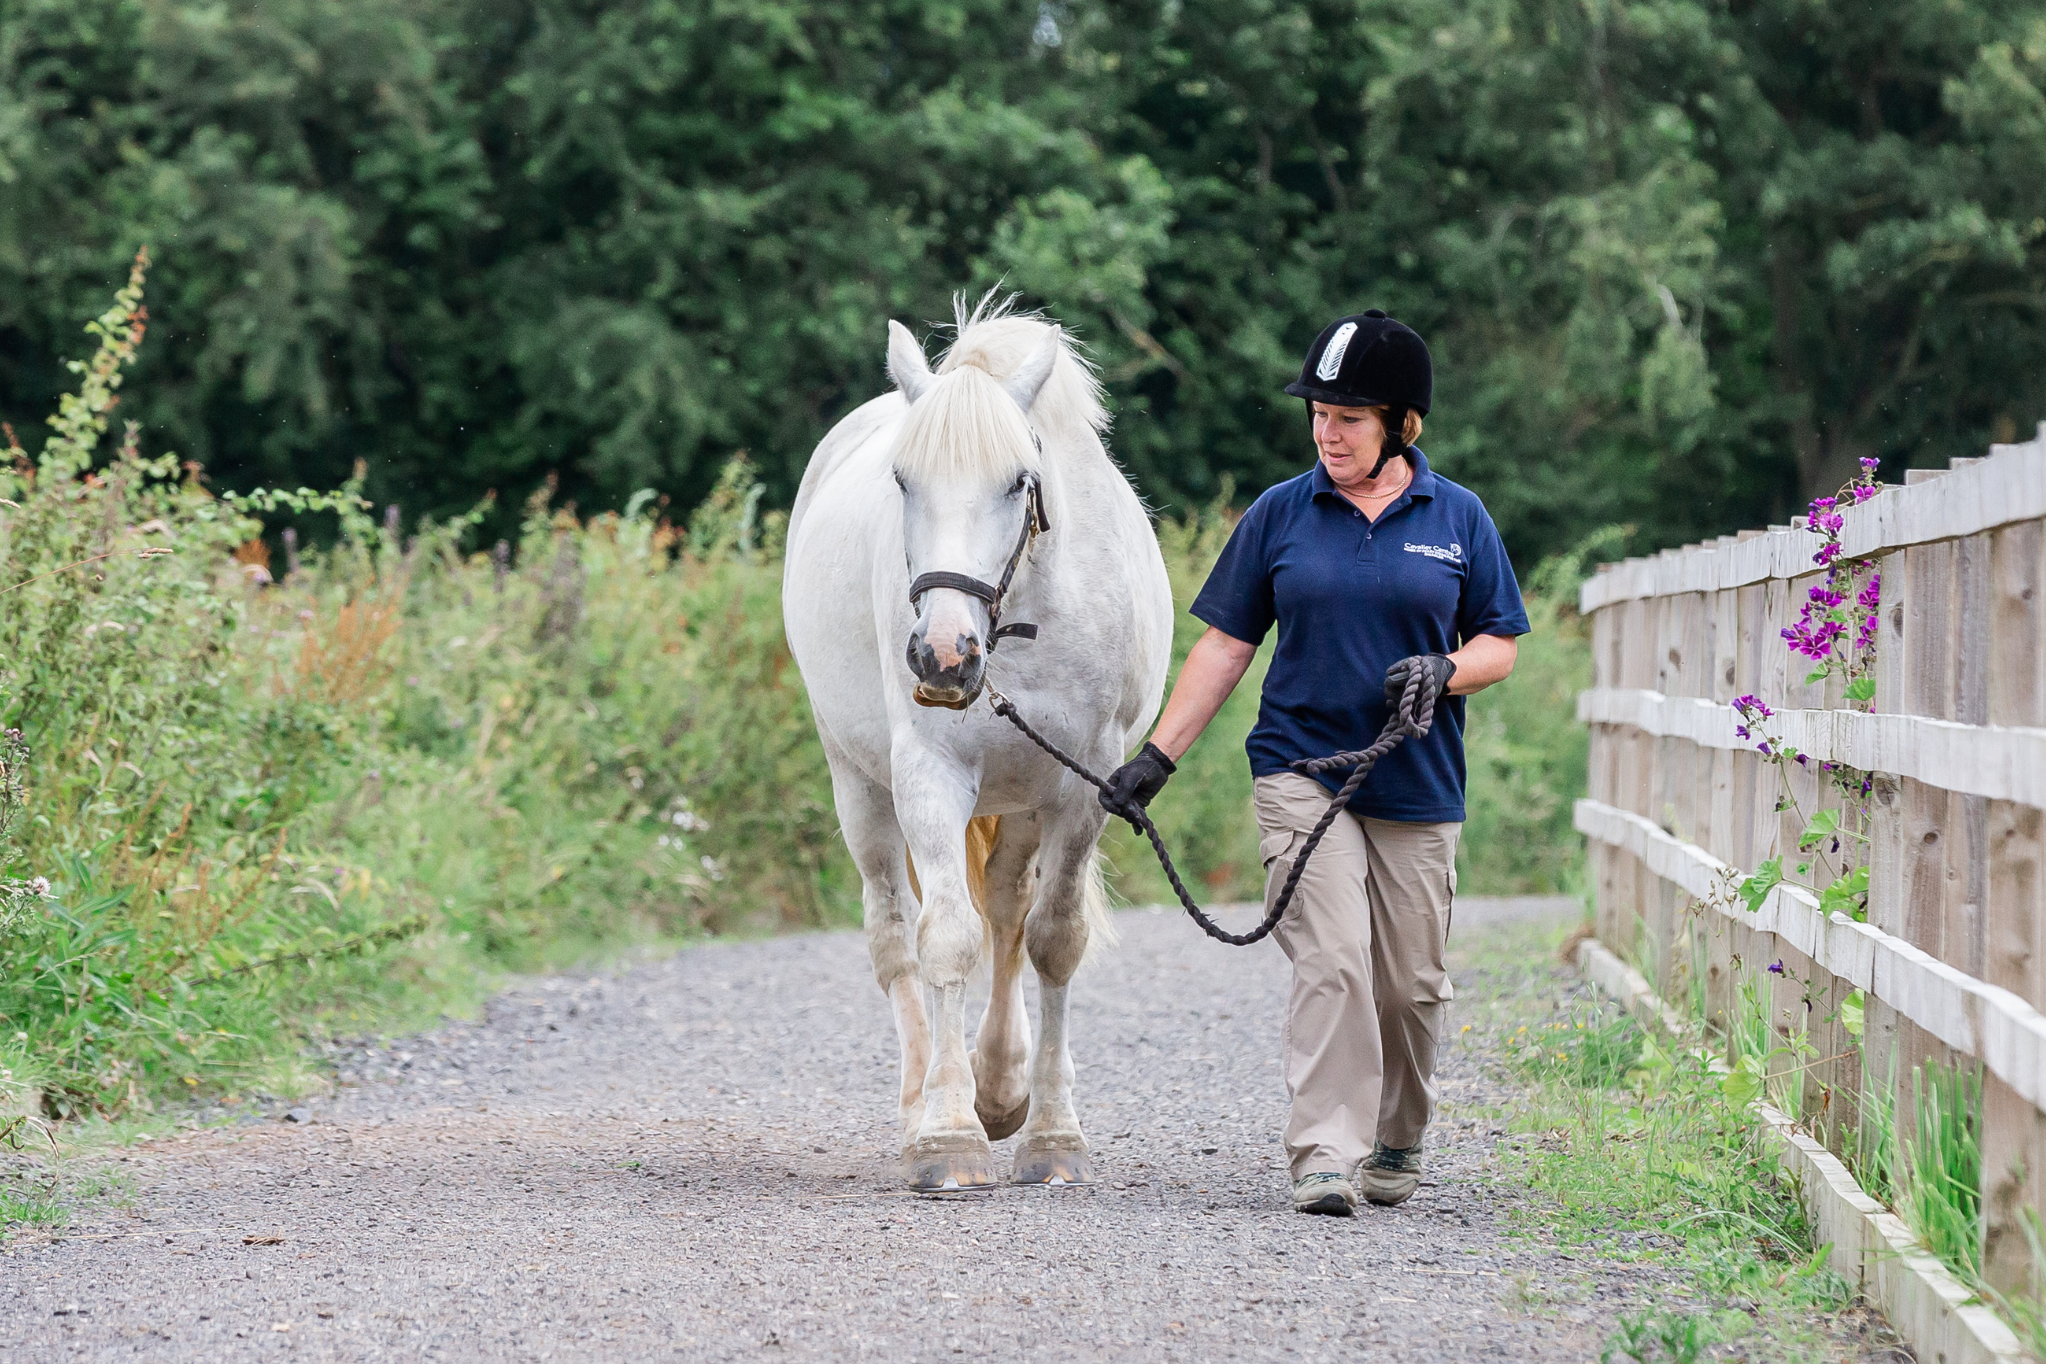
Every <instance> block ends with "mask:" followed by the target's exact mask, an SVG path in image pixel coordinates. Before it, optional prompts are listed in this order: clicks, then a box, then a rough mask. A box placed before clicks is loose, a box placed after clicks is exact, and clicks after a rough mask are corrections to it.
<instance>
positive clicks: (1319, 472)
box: [1307, 445, 1435, 498]
mask: <svg viewBox="0 0 2046 1364" xmlns="http://www.w3.org/2000/svg"><path fill="white" fill-rule="evenodd" d="M1408 448H1409V449H1411V450H1412V451H1413V452H1414V481H1413V482H1412V483H1409V484H1408V485H1407V488H1406V491H1405V492H1404V493H1403V494H1401V496H1402V498H1406V497H1431V498H1432V497H1434V496H1435V475H1434V474H1433V473H1431V472H1430V471H1429V469H1428V456H1426V455H1424V454H1422V453H1421V447H1420V446H1418V445H1414V446H1409V447H1408ZM1307 482H1308V486H1309V487H1310V488H1311V489H1312V490H1313V491H1312V496H1314V497H1323V496H1327V497H1341V496H1342V494H1341V493H1339V492H1337V491H1336V485H1335V480H1334V479H1331V478H1330V477H1329V476H1328V466H1327V465H1325V464H1323V463H1322V462H1321V457H1320V456H1318V455H1317V456H1316V457H1315V460H1314V468H1313V469H1311V470H1309V471H1308V475H1307Z"/></svg>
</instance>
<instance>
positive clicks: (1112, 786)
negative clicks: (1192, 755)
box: [1101, 743, 1179, 822]
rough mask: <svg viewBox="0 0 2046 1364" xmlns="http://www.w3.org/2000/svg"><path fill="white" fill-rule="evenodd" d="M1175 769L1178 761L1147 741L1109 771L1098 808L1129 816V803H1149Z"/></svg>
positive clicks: (1121, 815) (1113, 813) (1140, 805)
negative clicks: (1126, 759) (1106, 785)
mask: <svg viewBox="0 0 2046 1364" xmlns="http://www.w3.org/2000/svg"><path fill="white" fill-rule="evenodd" d="M1178 770H1179V767H1178V765H1177V764H1175V763H1174V762H1173V761H1172V759H1170V758H1168V757H1166V756H1165V753H1164V751H1163V750H1162V749H1160V748H1159V747H1158V745H1156V744H1150V743H1147V744H1145V745H1144V746H1143V747H1142V748H1140V749H1138V750H1137V756H1136V757H1134V758H1131V759H1130V760H1129V761H1128V762H1126V763H1124V764H1123V765H1122V766H1121V767H1118V768H1116V769H1115V771H1114V772H1111V773H1110V774H1109V777H1108V789H1107V790H1106V791H1103V792H1102V793H1101V808H1102V809H1104V810H1106V811H1108V813H1110V814H1111V815H1117V816H1120V817H1121V818H1123V819H1129V818H1130V815H1129V810H1130V807H1131V806H1135V807H1136V808H1138V809H1140V810H1141V809H1143V808H1144V807H1145V806H1148V805H1149V804H1150V803H1151V800H1152V798H1153V797H1155V796H1156V795H1157V794H1158V793H1159V792H1160V791H1163V790H1164V789H1165V783H1166V782H1167V781H1169V780H1171V778H1172V774H1173V773H1174V772H1177V771H1178ZM1132 822H1134V821H1132Z"/></svg>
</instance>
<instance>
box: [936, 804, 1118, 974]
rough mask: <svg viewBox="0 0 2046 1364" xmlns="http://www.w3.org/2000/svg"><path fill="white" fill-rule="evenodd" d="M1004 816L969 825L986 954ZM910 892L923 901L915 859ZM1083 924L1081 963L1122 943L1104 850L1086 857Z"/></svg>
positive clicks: (973, 887)
mask: <svg viewBox="0 0 2046 1364" xmlns="http://www.w3.org/2000/svg"><path fill="white" fill-rule="evenodd" d="M1001 833H1002V817H1001V816H1000V815H975V816H974V817H973V818H972V819H970V820H968V821H967V822H966V893H967V894H968V895H969V896H970V897H972V900H973V907H974V909H975V910H976V911H978V912H979V914H980V922H981V927H982V930H983V932H985V933H987V934H988V935H989V941H987V942H986V943H984V944H983V948H982V950H983V953H991V952H992V951H993V947H994V944H993V941H992V935H993V932H994V927H993V924H992V922H991V921H990V920H989V919H988V912H987V864H988V859H989V858H991V857H993V856H994V852H995V840H996V839H997V838H999V837H1001ZM909 889H910V892H911V893H912V894H914V895H915V896H916V897H917V898H918V899H922V898H923V887H922V886H920V885H918V884H917V879H916V860H915V859H914V858H911V859H909ZM1080 921H1081V922H1082V923H1084V924H1086V925H1087V951H1086V954H1085V955H1084V956H1083V957H1082V958H1081V960H1082V961H1092V960H1093V959H1094V955H1095V953H1097V952H1103V951H1106V950H1108V949H1109V948H1111V947H1114V946H1115V945H1116V943H1118V942H1119V941H1121V936H1120V935H1119V934H1118V933H1117V932H1116V931H1115V920H1114V918H1113V917H1111V916H1110V914H1109V912H1108V881H1107V879H1106V877H1104V876H1103V874H1102V871H1101V850H1100V849H1099V848H1097V849H1095V850H1094V852H1093V853H1091V854H1090V855H1089V856H1088V858H1087V872H1086V874H1085V875H1084V876H1082V877H1081V878H1080Z"/></svg>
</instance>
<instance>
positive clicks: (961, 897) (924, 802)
mask: <svg viewBox="0 0 2046 1364" xmlns="http://www.w3.org/2000/svg"><path fill="white" fill-rule="evenodd" d="M893 768H894V777H895V816H896V819H897V821H898V823H899V824H900V825H901V827H902V832H903V835H904V836H905V838H906V839H907V840H908V843H909V850H910V852H911V854H912V855H913V856H914V857H915V858H916V870H917V882H918V886H919V889H920V890H921V891H922V896H921V898H922V902H923V903H922V905H921V907H920V909H919V912H918V916H917V924H916V956H917V961H918V963H919V965H920V966H921V968H922V971H923V979H924V985H925V987H926V989H928V990H929V992H930V1000H931V1004H932V1017H931V1059H930V1065H929V1067H928V1068H927V1069H926V1070H925V1072H924V1115H923V1122H922V1123H921V1124H920V1125H919V1126H918V1128H917V1133H916V1140H915V1142H914V1143H913V1144H912V1146H911V1149H910V1153H909V1183H910V1187H912V1188H915V1189H927V1190H937V1189H947V1188H951V1189H966V1188H985V1187H987V1186H988V1185H990V1184H992V1183H994V1152H993V1151H992V1150H991V1149H990V1148H989V1145H988V1139H987V1130H986V1129H985V1128H983V1127H982V1126H981V1123H980V1118H979V1116H978V1115H977V1114H975V1112H974V1102H973V1099H974V1079H973V1060H972V1057H971V1056H970V1055H969V1054H968V1052H967V1050H966V981H967V978H968V977H969V976H971V975H972V974H973V970H974V968H975V967H976V966H978V965H979V964H980V946H981V938H982V928H981V920H980V914H979V912H978V911H977V910H976V909H975V908H974V906H973V893H972V890H971V887H970V883H969V880H968V875H967V861H966V825H967V821H968V819H969V818H970V817H971V816H972V813H973V802H974V791H973V785H972V782H971V779H970V778H969V777H968V776H967V774H966V773H964V772H962V771H960V770H958V769H957V768H956V767H955V766H954V765H952V764H951V763H949V762H946V761H944V760H941V759H937V758H934V757H930V756H928V755H924V754H917V753H904V752H902V751H901V750H900V749H898V751H897V754H896V759H895V762H894V764H893Z"/></svg>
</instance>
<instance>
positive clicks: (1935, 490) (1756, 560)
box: [1579, 425, 2046, 615]
mask: <svg viewBox="0 0 2046 1364" xmlns="http://www.w3.org/2000/svg"><path fill="white" fill-rule="evenodd" d="M2041 430H2042V434H2041V435H2040V436H2039V438H2037V439H2035V440H2032V441H2030V442H2027V443H2026V444H2023V445H2004V446H1992V447H1991V451H1992V453H1991V455H1990V456H1989V458H1987V459H1985V460H1983V461H1981V462H1980V463H1978V464H1975V465H1972V466H1969V467H1965V468H1961V469H1958V470H1955V471H1952V472H1948V471H1944V470H1937V471H1936V470H1913V471H1912V472H1913V473H1918V474H1937V475H1938V477H1937V478H1936V479H1935V480H1931V481H1927V480H1923V479H1919V480H1913V481H1912V482H1911V484H1910V485H1909V486H1906V487H1903V488H1894V487H1893V488H1886V489H1884V490H1883V491H1882V492H1881V493H1879V494H1877V495H1876V497H1874V498H1873V499H1871V500H1870V501H1868V502H1866V503H1863V504H1862V505H1861V506H1859V507H1854V508H1850V509H1848V511H1847V512H1846V514H1845V519H1846V526H1845V528H1844V529H1843V531H1842V533H1841V537H1840V540H1841V550H1842V553H1843V554H1845V555H1846V557H1848V558H1850V559H1862V558H1869V557H1872V556H1875V555H1879V554H1883V553H1886V552H1888V551H1890V550H1894V549H1901V548H1903V547H1905V546H1909V545H1922V544H1933V543H1937V542H1940V541H1944V540H1957V539H1961V538H1963V537H1965V536H1969V535H1976V534H1979V533H1981V532H1983V531H1988V530H1994V529H1996V528H1998V527H2001V526H2009V525H2016V524H2018V523H2021V522H2024V521H2036V520H2039V519H2041V518H2046V425H2042V428H2041ZM1811 555H1812V541H1811V537H1810V535H1809V534H1808V533H1805V532H1800V531H1790V530H1787V529H1786V530H1784V531H1781V532H1778V533H1775V534H1770V535H1763V536H1757V537H1755V538H1753V539H1749V540H1744V541H1741V542H1739V543H1737V544H1733V545H1709V546H1703V547H1701V548H1698V549H1693V550H1690V551H1688V552H1684V553H1664V554H1660V555H1655V556H1653V557H1650V558H1640V559H1629V560H1627V561H1626V562H1625V563H1621V564H1615V565H1613V566H1612V567H1611V568H1610V569H1609V570H1608V571H1606V572H1602V573H1599V574H1597V575H1596V576H1594V577H1593V578H1592V579H1591V580H1590V581H1589V582H1587V583H1585V585H1584V588H1583V590H1582V592H1581V593H1580V594H1579V609H1580V610H1582V611H1583V612H1585V614H1587V615H1589V614H1590V613H1591V612H1593V611H1596V610H1597V609H1599V608H1600V607H1602V606H1608V605H1611V604H1613V603H1615V602H1621V601H1628V600H1633V599H1638V598H1642V597H1654V596H1665V595H1668V594H1670V593H1675V592H1712V591H1718V590H1719V589H1721V588H1728V587H1743V586H1746V585H1747V584H1749V583H1758V582H1764V581H1766V580H1768V579H1770V578H1792V577H1796V576H1797V575H1798V574H1800V573H1805V572H1809V571H1810V568H1811Z"/></svg>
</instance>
